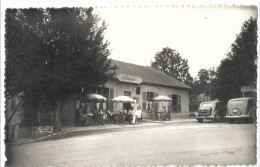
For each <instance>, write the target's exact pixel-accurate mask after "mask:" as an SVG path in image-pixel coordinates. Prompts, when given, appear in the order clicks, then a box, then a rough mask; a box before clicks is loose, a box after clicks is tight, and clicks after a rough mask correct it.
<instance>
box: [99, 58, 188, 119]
mask: <svg viewBox="0 0 260 167" xmlns="http://www.w3.org/2000/svg"><path fill="white" fill-rule="evenodd" d="M112 63H113V64H115V65H116V66H117V67H118V69H117V70H116V74H115V75H114V78H113V79H111V80H110V81H108V82H106V83H105V85H104V87H103V88H102V89H100V90H99V91H97V93H98V94H101V95H103V96H105V97H106V98H107V99H108V102H107V104H105V105H104V108H106V109H110V110H112V111H114V112H118V111H120V110H123V104H121V103H114V102H112V101H111V100H112V99H113V98H114V97H116V96H122V95H125V96H130V97H132V98H133V99H135V100H136V104H132V105H134V106H140V107H141V109H142V111H143V117H144V118H147V119H153V118H154V113H152V112H151V107H153V109H154V110H156V111H161V110H162V107H163V106H166V107H167V109H168V110H170V111H172V112H171V115H172V118H173V119H174V118H182V117H183V118H184V117H187V118H188V117H189V90H190V89H191V87H190V86H188V85H186V84H184V83H182V82H180V81H178V80H177V79H175V78H173V77H171V76H169V75H167V74H165V73H163V72H161V71H158V70H156V69H154V68H151V67H145V66H140V65H135V64H131V63H126V62H122V61H117V60H112ZM159 95H164V96H168V97H171V98H172V99H173V101H172V102H154V101H153V98H155V97H157V96H159Z"/></svg>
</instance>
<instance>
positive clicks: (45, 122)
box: [6, 60, 191, 139]
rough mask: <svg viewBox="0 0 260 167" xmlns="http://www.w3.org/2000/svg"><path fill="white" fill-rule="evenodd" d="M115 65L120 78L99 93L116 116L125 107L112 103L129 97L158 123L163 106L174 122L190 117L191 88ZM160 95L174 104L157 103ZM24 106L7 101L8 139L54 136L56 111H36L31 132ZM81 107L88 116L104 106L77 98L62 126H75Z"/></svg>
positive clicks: (70, 101) (66, 108) (67, 105)
mask: <svg viewBox="0 0 260 167" xmlns="http://www.w3.org/2000/svg"><path fill="white" fill-rule="evenodd" d="M112 64H114V65H116V66H117V67H118V68H117V70H116V74H115V75H114V77H113V78H112V79H111V80H109V81H108V82H106V83H105V84H104V85H103V86H102V87H100V89H99V90H97V92H96V93H97V94H101V95H103V96H105V97H106V98H107V99H108V100H107V103H104V104H103V108H104V109H109V110H111V111H112V112H114V113H116V112H119V111H122V110H123V105H124V104H122V103H114V102H112V99H113V98H114V97H117V96H121V95H125V96H130V97H132V98H133V99H135V100H136V103H135V104H132V105H133V106H140V107H141V109H142V111H143V112H142V116H143V118H146V119H154V118H155V115H154V112H152V108H153V109H154V110H155V111H162V107H163V106H166V108H167V109H168V110H170V111H171V116H172V119H174V118H188V117H189V90H190V89H191V87H189V86H187V85H185V84H184V83H182V82H180V81H178V80H176V79H175V78H173V77H171V76H169V75H167V74H165V73H163V72H161V71H158V70H156V69H154V68H151V67H145V66H140V65H135V64H131V63H126V62H121V61H117V60H112ZM159 95H164V96H168V97H171V98H172V99H173V101H172V102H154V101H153V98H155V97H157V96H159ZM20 102H21V101H20V98H18V97H14V98H13V99H10V100H7V101H6V113H7V114H6V121H7V122H8V127H9V128H8V129H6V130H7V138H9V139H14V138H20V137H21V138H24V137H25V138H26V137H36V136H39V135H42V134H46V133H47V134H48V133H51V132H52V125H53V120H52V118H53V116H52V114H53V112H52V110H50V111H44V112H43V111H36V112H37V122H38V126H37V127H32V128H31V129H28V128H26V127H24V126H21V122H22V119H23V117H22V115H23V114H22V113H23V111H24V110H23V107H22V105H21V103H20ZM80 104H84V105H85V108H86V112H88V113H91V110H92V109H93V107H94V105H100V104H94V103H87V102H84V101H80V100H79V99H78V97H77V96H76V95H72V96H70V97H68V98H67V99H66V100H64V101H63V105H62V106H61V111H62V112H61V123H62V125H73V124H75V122H76V109H77V108H78V107H79V105H80ZM15 111H16V112H15Z"/></svg>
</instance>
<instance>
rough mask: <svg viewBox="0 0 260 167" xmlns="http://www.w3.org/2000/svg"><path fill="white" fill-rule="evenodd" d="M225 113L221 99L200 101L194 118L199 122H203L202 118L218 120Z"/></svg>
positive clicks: (224, 106)
mask: <svg viewBox="0 0 260 167" xmlns="http://www.w3.org/2000/svg"><path fill="white" fill-rule="evenodd" d="M225 115H226V105H225V103H224V102H222V101H208V102H202V103H200V106H199V109H198V112H197V113H196V119H197V120H198V122H199V123H202V122H203V119H209V120H215V121H216V122H219V121H220V120H222V119H223V118H225Z"/></svg>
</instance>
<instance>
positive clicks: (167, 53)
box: [151, 47, 193, 85]
mask: <svg viewBox="0 0 260 167" xmlns="http://www.w3.org/2000/svg"><path fill="white" fill-rule="evenodd" d="M154 59H155V61H154V62H153V61H152V62H151V66H152V67H153V68H156V69H158V70H160V71H162V72H164V73H166V74H168V75H170V76H172V77H174V78H176V79H178V80H179V81H181V82H184V83H186V84H188V85H191V84H192V80H193V79H192V77H191V75H190V73H189V65H188V60H187V59H183V58H182V57H181V56H180V54H179V53H178V52H177V51H176V50H175V49H171V48H169V47H166V48H163V50H162V51H161V52H157V53H156V55H155V57H154Z"/></svg>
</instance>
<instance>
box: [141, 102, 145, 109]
mask: <svg viewBox="0 0 260 167" xmlns="http://www.w3.org/2000/svg"><path fill="white" fill-rule="evenodd" d="M142 110H146V102H143V103H142Z"/></svg>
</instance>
